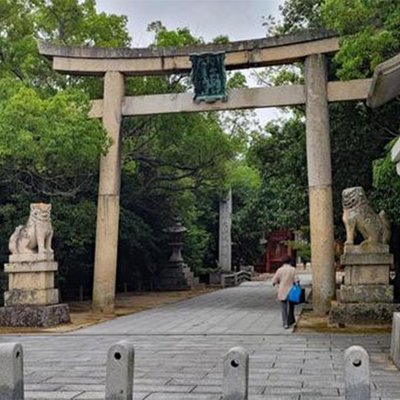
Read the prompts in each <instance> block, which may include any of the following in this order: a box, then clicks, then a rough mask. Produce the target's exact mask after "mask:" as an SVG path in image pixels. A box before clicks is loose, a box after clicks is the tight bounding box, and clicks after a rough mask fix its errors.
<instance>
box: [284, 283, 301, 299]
mask: <svg viewBox="0 0 400 400" xmlns="http://www.w3.org/2000/svg"><path fill="white" fill-rule="evenodd" d="M287 299H288V300H289V301H291V302H292V303H296V304H299V303H300V299H301V286H300V284H299V283H294V284H293V286H292V288H291V289H290V291H289V294H288V298H287Z"/></svg>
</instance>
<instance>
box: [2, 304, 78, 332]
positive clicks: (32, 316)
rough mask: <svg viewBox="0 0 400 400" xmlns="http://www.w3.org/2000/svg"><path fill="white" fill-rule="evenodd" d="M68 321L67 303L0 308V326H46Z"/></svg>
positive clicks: (69, 320)
mask: <svg viewBox="0 0 400 400" xmlns="http://www.w3.org/2000/svg"><path fill="white" fill-rule="evenodd" d="M69 322H71V319H70V316H69V307H68V305H67V304H54V305H50V306H28V305H23V306H12V307H1V308H0V326H9V327H32V328H33V327H37V328H48V327H50V326H55V325H60V324H67V323H69Z"/></svg>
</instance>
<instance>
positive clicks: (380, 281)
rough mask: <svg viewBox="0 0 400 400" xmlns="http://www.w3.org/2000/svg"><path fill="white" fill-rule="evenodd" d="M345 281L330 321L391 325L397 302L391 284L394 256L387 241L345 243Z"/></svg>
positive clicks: (342, 323)
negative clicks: (395, 302)
mask: <svg viewBox="0 0 400 400" xmlns="http://www.w3.org/2000/svg"><path fill="white" fill-rule="evenodd" d="M341 263H342V265H343V266H344V270H345V276H344V284H342V285H341V286H340V289H339V293H338V296H337V297H338V301H337V302H333V303H332V307H331V312H330V315H329V323H330V324H335V325H339V326H340V325H355V324H357V325H378V324H390V323H391V320H392V314H393V312H394V311H395V310H396V309H397V308H398V305H396V304H393V286H392V285H390V284H389V272H390V266H391V265H392V264H393V255H392V254H390V253H389V246H388V245H386V244H373V245H372V244H368V243H364V244H361V245H346V246H345V249H344V254H343V256H342V259H341Z"/></svg>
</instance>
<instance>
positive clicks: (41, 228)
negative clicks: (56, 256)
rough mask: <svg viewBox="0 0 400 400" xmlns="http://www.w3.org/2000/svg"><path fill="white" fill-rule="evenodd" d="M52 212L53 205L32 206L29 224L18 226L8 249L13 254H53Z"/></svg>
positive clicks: (37, 204)
mask: <svg viewBox="0 0 400 400" xmlns="http://www.w3.org/2000/svg"><path fill="white" fill-rule="evenodd" d="M50 212H51V204H44V203H34V204H31V213H30V215H29V219H28V222H27V223H26V224H25V225H20V226H18V227H17V228H16V229H15V231H14V233H13V234H12V235H11V237H10V241H9V244H8V248H9V250H10V252H11V254H26V253H30V254H32V253H48V254H49V253H50V254H53V250H52V248H51V240H52V238H53V227H52V226H51V217H50Z"/></svg>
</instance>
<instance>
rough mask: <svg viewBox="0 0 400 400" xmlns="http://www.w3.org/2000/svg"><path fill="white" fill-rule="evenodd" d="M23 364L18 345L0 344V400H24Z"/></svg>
mask: <svg viewBox="0 0 400 400" xmlns="http://www.w3.org/2000/svg"><path fill="white" fill-rule="evenodd" d="M23 364H24V361H23V353H22V346H21V345H20V344H19V343H2V344H0V400H23V399H24V371H23Z"/></svg>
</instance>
